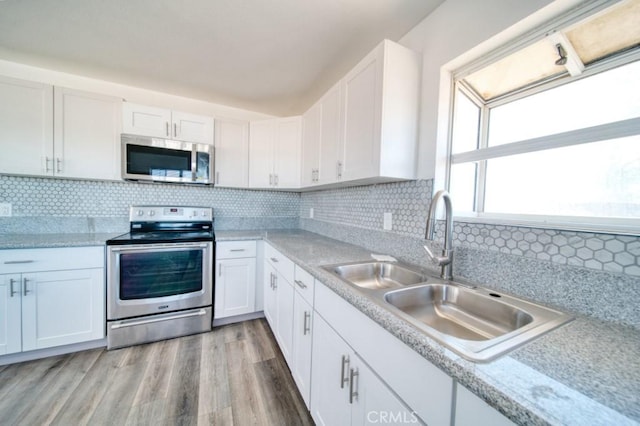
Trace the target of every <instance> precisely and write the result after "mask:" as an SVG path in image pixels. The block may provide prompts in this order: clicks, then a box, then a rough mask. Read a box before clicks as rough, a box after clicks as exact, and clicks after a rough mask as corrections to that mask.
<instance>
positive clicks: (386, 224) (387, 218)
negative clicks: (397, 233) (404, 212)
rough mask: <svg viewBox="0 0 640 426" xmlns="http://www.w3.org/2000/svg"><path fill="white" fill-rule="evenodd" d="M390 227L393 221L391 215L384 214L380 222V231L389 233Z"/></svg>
mask: <svg viewBox="0 0 640 426" xmlns="http://www.w3.org/2000/svg"><path fill="white" fill-rule="evenodd" d="M392 226H393V220H392V217H391V213H385V214H384V215H383V220H382V229H384V230H385V231H391V227H392Z"/></svg>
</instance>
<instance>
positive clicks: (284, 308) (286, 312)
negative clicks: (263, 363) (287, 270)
mask: <svg viewBox="0 0 640 426" xmlns="http://www.w3.org/2000/svg"><path fill="white" fill-rule="evenodd" d="M293 296H294V290H293V286H292V285H291V284H290V283H289V282H288V281H287V280H285V279H284V278H283V277H282V275H281V274H278V275H277V279H276V297H277V299H278V301H277V308H276V330H275V334H276V338H277V340H278V343H279V344H280V350H281V351H282V355H283V356H284V359H285V360H286V361H287V364H289V368H291V360H292V356H291V354H292V349H293Z"/></svg>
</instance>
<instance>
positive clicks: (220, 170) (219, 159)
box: [215, 118, 249, 188]
mask: <svg viewBox="0 0 640 426" xmlns="http://www.w3.org/2000/svg"><path fill="white" fill-rule="evenodd" d="M215 129H216V131H215V134H216V137H215V147H216V152H215V161H216V175H215V184H216V185H218V186H224V187H227V188H247V187H248V186H249V122H248V121H240V120H230V119H226V118H224V119H223V118H216V122H215Z"/></svg>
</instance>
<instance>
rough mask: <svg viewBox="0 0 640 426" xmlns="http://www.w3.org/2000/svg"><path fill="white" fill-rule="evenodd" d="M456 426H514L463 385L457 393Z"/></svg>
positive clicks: (458, 387) (459, 386) (458, 388)
mask: <svg viewBox="0 0 640 426" xmlns="http://www.w3.org/2000/svg"><path fill="white" fill-rule="evenodd" d="M455 425H456V426H514V425H515V423H513V422H512V421H511V420H509V419H507V418H506V417H505V416H503V415H502V414H500V412H498V411H497V410H495V409H494V408H492V407H491V406H490V405H489V404H487V403H486V402H484V401H483V400H482V399H480V398H478V397H477V396H475V395H474V394H473V393H471V391H469V390H468V389H467V388H465V387H464V386H462V385H458V386H457V391H456V421H455Z"/></svg>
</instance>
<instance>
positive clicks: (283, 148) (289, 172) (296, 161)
mask: <svg viewBox="0 0 640 426" xmlns="http://www.w3.org/2000/svg"><path fill="white" fill-rule="evenodd" d="M276 123H277V124H276V140H275V144H274V153H273V158H274V173H275V186H276V187H279V188H300V149H301V145H302V118H301V117H291V118H281V119H278V120H277V122H276Z"/></svg>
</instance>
